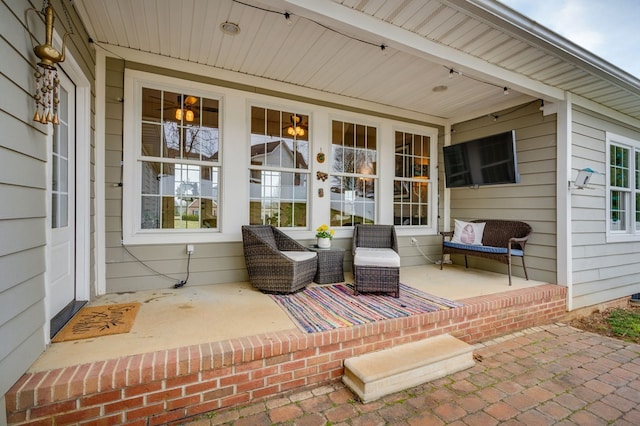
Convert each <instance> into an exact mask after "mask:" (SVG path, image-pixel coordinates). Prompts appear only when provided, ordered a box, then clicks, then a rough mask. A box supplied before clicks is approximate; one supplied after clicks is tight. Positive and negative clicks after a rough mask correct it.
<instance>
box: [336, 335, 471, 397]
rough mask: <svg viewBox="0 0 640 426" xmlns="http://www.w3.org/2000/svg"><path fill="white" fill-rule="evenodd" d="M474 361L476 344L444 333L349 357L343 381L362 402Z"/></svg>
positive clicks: (465, 366) (452, 371) (437, 377)
mask: <svg viewBox="0 0 640 426" xmlns="http://www.w3.org/2000/svg"><path fill="white" fill-rule="evenodd" d="M474 364H475V363H474V361H473V346H471V345H469V344H467V343H465V342H463V341H462V340H459V339H456V338H455V337H453V336H451V335H449V334H443V335H440V336H435V337H431V338H428V339H425V340H420V341H417V342H412V343H406V344H404V345H398V346H394V347H392V348H389V349H384V350H381V351H378V352H371V353H368V354H365V355H360V356H357V357H353V358H347V359H345V361H344V375H343V376H342V381H343V382H344V383H345V384H346V385H347V387H349V388H350V389H351V390H352V391H353V392H354V393H355V394H356V395H358V397H359V398H360V400H361V401H362V402H371V401H374V400H376V399H378V398H381V397H383V396H385V395H389V394H391V393H394V392H398V391H401V390H404V389H408V388H411V387H413V386H417V385H420V384H422V383H426V382H429V381H431V380H435V379H439V378H441V377H444V376H447V375H449V374H453V373H455V372H458V371H461V370H464V369H467V368H469V367H473V365H474Z"/></svg>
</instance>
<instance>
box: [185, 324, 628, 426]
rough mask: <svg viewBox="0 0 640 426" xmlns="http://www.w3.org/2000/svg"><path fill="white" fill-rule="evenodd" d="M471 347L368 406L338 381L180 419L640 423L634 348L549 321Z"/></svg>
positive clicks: (198, 422)
mask: <svg viewBox="0 0 640 426" xmlns="http://www.w3.org/2000/svg"><path fill="white" fill-rule="evenodd" d="M474 353H475V354H476V355H477V356H478V358H479V359H481V361H479V362H477V363H476V365H475V366H474V367H472V368H470V369H468V370H465V371H461V372H459V373H456V374H453V375H451V376H448V377H445V378H442V379H439V380H436V381H433V382H429V383H426V384H424V385H421V386H418V387H415V388H411V389H407V390H405V391H402V392H398V393H395V394H393V395H389V396H387V397H385V398H383V399H380V400H378V401H375V402H371V403H369V404H362V403H360V402H358V401H356V400H355V397H354V395H353V394H352V393H351V392H350V391H349V390H348V389H347V388H345V387H344V385H343V384H342V383H340V382H336V383H331V384H329V385H323V386H319V387H315V388H312V389H307V390H305V391H299V392H296V393H292V394H290V395H287V396H284V397H279V398H276V399H269V400H267V401H262V402H257V403H255V404H251V405H247V406H243V407H239V408H234V409H229V410H221V411H217V412H212V413H209V415H206V416H200V417H198V418H197V419H190V420H188V421H187V420H183V421H182V422H181V423H178V424H185V425H189V426H209V425H233V426H241V425H251V426H260V425H265V426H266V425H273V424H291V425H300V426H306V425H308V426H316V425H318V426H319V425H327V424H331V425H333V426H336V425H367V426H369V425H388V424H394V425H441V424H456V425H482V426H488V425H495V424H508V425H552V424H553V425H607V424H615V425H630V426H631V425H639V424H640V345H634V344H631V343H626V342H623V341H619V340H615V339H611V338H607V337H603V336H599V335H596V334H593V333H588V332H583V331H580V330H577V329H575V328H573V327H570V326H567V325H564V324H553V325H549V326H544V327H534V328H530V329H527V330H525V331H522V332H517V333H514V334H511V335H508V336H505V337H501V338H498V339H494V340H491V341H488V342H484V343H482V344H478V345H476V350H475V352H474Z"/></svg>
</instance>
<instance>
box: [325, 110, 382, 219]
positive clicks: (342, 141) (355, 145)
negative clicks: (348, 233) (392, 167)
mask: <svg viewBox="0 0 640 426" xmlns="http://www.w3.org/2000/svg"><path fill="white" fill-rule="evenodd" d="M331 127H332V132H331V133H332V135H331V177H330V182H331V226H352V225H354V224H356V223H375V212H376V185H377V181H378V177H377V170H376V164H377V151H376V149H377V129H376V128H375V127H370V126H365V125H361V124H355V123H347V122H343V121H336V120H334V121H333V122H332V125H331Z"/></svg>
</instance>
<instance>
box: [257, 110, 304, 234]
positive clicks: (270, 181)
mask: <svg viewBox="0 0 640 426" xmlns="http://www.w3.org/2000/svg"><path fill="white" fill-rule="evenodd" d="M250 156H251V158H250V164H251V165H250V170H249V176H250V178H249V187H250V201H249V217H250V218H249V220H250V223H251V224H252V225H259V224H270V225H274V226H278V227H307V206H308V200H309V189H308V177H309V116H307V115H304V114H298V113H295V112H288V111H278V110H273V109H268V108H260V107H252V108H251V152H250Z"/></svg>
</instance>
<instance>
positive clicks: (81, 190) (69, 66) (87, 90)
mask: <svg viewBox="0 0 640 426" xmlns="http://www.w3.org/2000/svg"><path fill="white" fill-rule="evenodd" d="M55 38H56V39H58V40H59V37H57V34H56V37H55ZM58 67H59V68H60V70H59V72H64V73H65V74H66V75H67V77H69V79H70V80H71V81H72V82H73V83H74V84H75V92H76V95H75V104H76V108H75V135H76V137H75V141H74V144H73V149H75V168H76V173H75V182H73V185H75V192H76V194H75V199H76V203H75V294H76V300H79V301H88V300H90V299H91V297H92V293H93V294H94V295H95V289H94V290H93V292H92V291H91V290H92V288H91V286H92V284H93V285H95V279H92V278H91V265H90V259H91V237H92V236H91V220H92V217H91V185H92V182H91V145H92V138H91V135H92V133H91V83H90V82H89V80H88V78H87V77H86V76H85V74H84V73H83V72H82V68H81V67H80V65H79V63H78V62H77V61H76V60H75V58H74V57H73V54H71V53H70V52H69V51H68V50H67V52H66V59H65V61H64V62H63V63H61V64H58ZM49 126H51V125H49ZM46 140H47V142H46V143H47V144H48V148H47V158H48V159H49V158H50V155H51V146H52V143H53V130H52V129H51V128H49V129H48V135H47V138H46ZM70 149H71V147H70ZM46 175H47V179H48V180H49V176H50V175H51V163H50V161H49V160H47V166H46ZM70 184H71V183H70ZM50 194H51V183H50V182H49V183H47V197H49V196H50ZM48 203H49V202H48ZM47 206H49V204H47ZM46 226H47V250H46V254H45V256H46V264H47V265H49V264H50V261H51V253H50V250H51V245H50V242H51V210H50V207H47V225H46ZM45 280H46V285H45V288H47V289H48V288H49V280H50V277H49V273H48V271H47V272H46V273H45ZM50 305H51V302H50V298H49V295H47V294H45V319H46V321H45V324H44V330H43V331H44V341H45V343H49V342H50V330H51V329H50V326H51V319H52V318H53V317H54V316H55V315H56V314H57V312H51V306H50Z"/></svg>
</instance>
